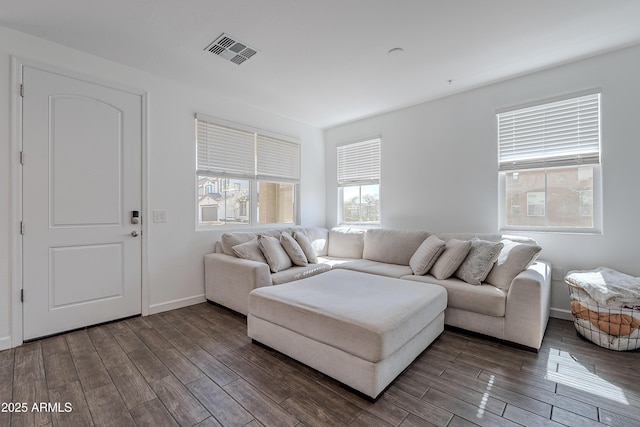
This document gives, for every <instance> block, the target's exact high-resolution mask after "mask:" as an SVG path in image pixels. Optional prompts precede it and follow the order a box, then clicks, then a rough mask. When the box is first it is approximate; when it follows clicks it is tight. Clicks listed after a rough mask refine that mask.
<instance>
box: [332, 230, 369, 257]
mask: <svg viewBox="0 0 640 427" xmlns="http://www.w3.org/2000/svg"><path fill="white" fill-rule="evenodd" d="M364 234H365V230H360V229H350V228H334V229H333V230H331V231H329V250H328V253H327V255H329V256H330V257H338V258H362V251H363V250H364Z"/></svg>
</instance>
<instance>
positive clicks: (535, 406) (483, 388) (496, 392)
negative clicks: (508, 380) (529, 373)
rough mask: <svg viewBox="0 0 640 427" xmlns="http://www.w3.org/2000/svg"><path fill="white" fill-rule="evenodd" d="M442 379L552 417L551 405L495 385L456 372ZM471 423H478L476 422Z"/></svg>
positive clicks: (450, 372) (445, 374) (447, 372)
mask: <svg viewBox="0 0 640 427" xmlns="http://www.w3.org/2000/svg"><path fill="white" fill-rule="evenodd" d="M442 378H445V379H448V380H450V381H453V382H455V383H457V384H460V385H463V386H465V387H468V388H470V389H472V390H475V391H478V392H481V393H487V395H488V396H493V397H495V398H496V399H498V400H502V401H503V402H506V403H511V404H512V405H515V406H517V407H519V408H522V409H525V410H527V411H529V412H533V413H534V414H538V415H541V416H543V417H547V418H549V417H550V416H551V405H549V404H547V403H543V402H540V401H539V400H536V399H532V398H531V397H529V396H527V395H524V394H520V393H516V392H513V391H511V390H508V389H505V388H502V387H498V386H496V385H493V384H491V383H489V382H486V381H482V380H479V379H476V378H471V377H468V376H466V375H462V374H460V373H458V372H455V371H449V370H446V371H445V372H444V374H442ZM427 394H429V392H427ZM467 419H468V418H467ZM469 421H473V422H476V421H474V420H469Z"/></svg>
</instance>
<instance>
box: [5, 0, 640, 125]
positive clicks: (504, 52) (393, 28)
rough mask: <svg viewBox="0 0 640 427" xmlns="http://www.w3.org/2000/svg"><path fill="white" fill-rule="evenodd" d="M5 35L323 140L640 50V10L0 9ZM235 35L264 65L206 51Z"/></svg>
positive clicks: (364, 5)
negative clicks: (493, 87) (132, 72)
mask: <svg viewBox="0 0 640 427" xmlns="http://www.w3.org/2000/svg"><path fill="white" fill-rule="evenodd" d="M0 25H3V26H6V27H9V28H13V29H15V30H19V31H22V32H25V33H29V34H32V35H35V36H38V37H42V38H45V39H48V40H51V41H54V42H57V43H60V44H63V45H67V46H70V47H73V48H76V49H79V50H82V51H86V52H90V53H92V54H95V55H98V56H101V57H104V58H107V59H110V60H113V61H116V62H119V63H123V64H127V65H130V66H133V67H136V68H139V69H142V70H146V71H149V72H152V73H155V74H158V75H162V76H166V77H169V78H172V79H177V80H181V81H184V82H187V83H189V84H194V85H197V86H198V87H207V88H210V89H212V90H214V91H215V92H217V93H219V94H220V95H223V96H225V97H228V98H232V99H235V100H237V101H239V102H241V103H244V104H248V105H252V106H254V107H258V108H260V109H264V110H267V111H272V112H274V113H276V114H279V115H282V116H285V117H289V118H292V119H295V120H298V121H301V122H305V123H309V124H311V125H314V126H318V127H322V128H324V127H330V126H334V125H336V124H340V123H344V122H348V121H352V120H355V119H358V118H362V117H366V116H371V115H374V114H377V113H381V112H385V111H391V110H395V109H398V108H402V107H406V106H410V105H414V104H417V103H420V102H424V101H428V100H432V99H436V98H439V97H443V96H446V95H449V94H452V93H456V92H461V91H464V90H467V89H471V88H474V87H478V86H481V85H485V84H488V83H492V82H496V81H500V80H504V79H507V78H510V77H513V76H516V75H521V74H525V73H528V72H532V71H536V70H540V69H544V68H548V67H552V66H555V65H558V64H562V63H566V62H569V61H573V60H576V59H579V58H584V57H588V56H591V55H595V54H598V53H602V52H606V51H610V50H614V49H617V48H620V47H625V46H630V45H633V44H638V43H640V1H638V0H615V1H613V0H606V1H603V0H529V1H524V0H520V1H516V0H447V1H442V0H396V1H392V0H231V1H218V0H182V1H179V0H108V1H100V0H55V1H52V0H0ZM223 32H226V33H228V34H230V35H231V36H233V37H236V38H237V39H238V40H239V41H242V42H245V43H247V44H249V45H250V46H252V47H254V48H256V49H257V50H258V51H259V53H258V55H256V56H255V57H254V58H252V59H251V60H249V61H247V62H246V63H244V64H242V65H235V64H233V63H231V62H228V61H225V60H223V59H221V58H219V57H216V56H214V55H212V54H210V53H208V52H206V51H204V48H205V47H206V46H207V45H208V44H209V43H210V42H212V41H213V40H214V39H216V38H217V37H218V36H219V35H220V34H221V33H223ZM395 47H402V48H403V49H404V53H403V54H401V55H396V56H394V55H388V54H387V52H388V51H389V50H390V49H392V48H395ZM449 80H451V81H452V82H451V83H449Z"/></svg>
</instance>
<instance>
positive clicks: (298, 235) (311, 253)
mask: <svg viewBox="0 0 640 427" xmlns="http://www.w3.org/2000/svg"><path fill="white" fill-rule="evenodd" d="M293 238H294V239H295V240H296V242H298V244H299V245H300V247H301V248H302V251H303V252H304V255H305V256H306V257H307V261H308V262H309V263H310V264H317V263H318V256H317V255H316V250H315V249H313V244H312V243H311V240H309V238H308V237H307V236H305V235H304V233H302V232H301V231H294V232H293Z"/></svg>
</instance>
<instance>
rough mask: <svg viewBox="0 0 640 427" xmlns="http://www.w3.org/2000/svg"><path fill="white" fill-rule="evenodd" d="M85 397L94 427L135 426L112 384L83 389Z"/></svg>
mask: <svg viewBox="0 0 640 427" xmlns="http://www.w3.org/2000/svg"><path fill="white" fill-rule="evenodd" d="M85 397H86V399H87V404H88V406H89V410H90V411H91V416H92V418H93V421H94V423H95V425H96V426H105V427H120V426H122V427H125V426H135V423H134V421H133V418H131V415H130V414H129V411H128V410H127V407H126V405H125V404H124V402H123V400H122V397H120V393H118V390H117V389H116V387H115V386H114V385H113V384H112V383H109V384H107V385H104V386H102V387H97V388H92V389H89V390H87V389H85Z"/></svg>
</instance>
